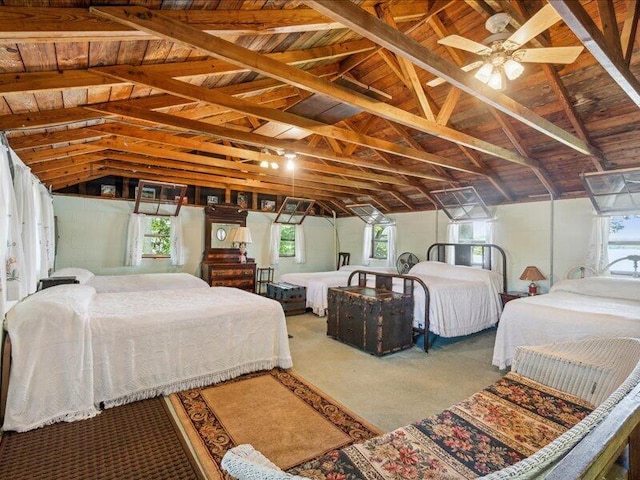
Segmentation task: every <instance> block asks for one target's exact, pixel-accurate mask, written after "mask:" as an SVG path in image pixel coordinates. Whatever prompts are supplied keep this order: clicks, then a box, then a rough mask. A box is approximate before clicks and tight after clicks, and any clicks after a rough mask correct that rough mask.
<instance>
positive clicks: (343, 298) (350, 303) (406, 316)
mask: <svg viewBox="0 0 640 480" xmlns="http://www.w3.org/2000/svg"><path fill="white" fill-rule="evenodd" d="M328 303H329V309H328V314H327V335H329V336H331V337H333V338H335V339H336V340H339V341H341V342H343V343H346V344H349V345H352V346H354V347H357V348H360V349H362V350H364V351H365V352H369V353H372V354H374V355H385V354H387V353H392V352H396V351H398V350H402V349H405V348H409V347H411V346H412V345H413V325H412V323H413V322H412V318H413V296H412V295H410V294H405V293H396V292H392V291H389V290H381V289H375V288H370V287H358V286H352V287H334V288H330V289H329V291H328Z"/></svg>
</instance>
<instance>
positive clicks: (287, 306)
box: [267, 283, 307, 315]
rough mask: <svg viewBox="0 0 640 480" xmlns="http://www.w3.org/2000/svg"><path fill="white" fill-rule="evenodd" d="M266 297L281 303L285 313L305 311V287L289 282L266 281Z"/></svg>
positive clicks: (294, 313)
mask: <svg viewBox="0 0 640 480" xmlns="http://www.w3.org/2000/svg"><path fill="white" fill-rule="evenodd" d="M267 297H268V298H272V299H273V300H277V301H278V302H280V305H282V309H283V310H284V314H285V315H300V314H303V313H305V312H306V311H307V289H306V287H301V286H299V285H292V284H290V283H267Z"/></svg>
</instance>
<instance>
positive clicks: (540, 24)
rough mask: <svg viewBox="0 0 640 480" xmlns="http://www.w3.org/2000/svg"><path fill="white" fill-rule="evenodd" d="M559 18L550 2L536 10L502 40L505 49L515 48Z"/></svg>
mask: <svg viewBox="0 0 640 480" xmlns="http://www.w3.org/2000/svg"><path fill="white" fill-rule="evenodd" d="M559 20H560V15H559V14H558V12H556V11H555V9H554V8H553V6H552V5H551V4H550V3H547V4H546V5H545V6H544V7H542V8H541V9H540V10H538V13H536V14H535V15H534V16H533V17H531V18H530V19H529V20H527V21H526V22H525V23H524V25H522V26H521V27H520V28H519V29H518V30H516V31H515V33H514V34H513V35H511V36H510V37H509V38H507V39H506V40H505V41H504V47H505V48H506V49H507V50H515V49H516V48H518V47H519V46H520V45H524V44H525V43H527V42H528V41H529V40H531V39H532V38H534V37H536V36H537V35H539V34H540V33H542V32H544V31H545V30H546V29H547V28H549V27H550V26H552V25H553V24H554V23H556V22H557V21H559Z"/></svg>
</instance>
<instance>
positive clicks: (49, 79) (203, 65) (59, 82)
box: [0, 7, 375, 95]
mask: <svg viewBox="0 0 640 480" xmlns="http://www.w3.org/2000/svg"><path fill="white" fill-rule="evenodd" d="M1 8H2V7H0V9H1ZM374 47H375V44H373V42H371V41H370V40H355V41H351V42H345V43H342V44H338V45H329V46H326V47H316V48H308V49H305V50H290V51H287V52H279V53H267V54H265V55H266V56H268V57H269V58H273V59H276V60H278V61H280V62H284V63H287V64H290V65H300V64H303V63H307V62H310V61H314V62H316V61H319V60H336V59H340V58H342V57H344V56H348V55H353V54H354V53H357V52H362V51H369V50H373V48H374ZM139 68H140V69H142V70H144V71H146V72H149V73H157V74H162V75H165V76H169V77H174V78H178V79H185V80H189V79H192V78H193V77H198V76H203V75H206V76H218V75H226V74H234V73H244V72H247V71H249V69H248V68H242V67H238V66H237V65H233V64H231V63H228V62H225V61H223V60H199V61H192V62H174V63H159V64H153V65H142V66H140V67H139ZM314 73H316V74H319V73H320V70H316V71H315V72H314ZM330 73H331V72H327V73H325V74H326V75H328V74H330ZM247 83H251V82H247ZM122 84H123V82H122V80H119V79H118V80H114V79H113V77H105V76H104V75H97V74H96V73H94V72H91V71H89V70H87V69H79V70H55V71H44V72H17V73H1V74H0V94H6V93H17V92H20V93H24V92H43V91H46V92H49V91H58V90H66V89H70V88H88V87H95V86H113V85H122ZM269 84H271V85H275V86H278V85H282V83H281V82H277V81H274V80H269ZM231 87H234V86H231ZM235 88H236V89H237V88H238V86H235ZM265 88H268V86H266V85H265ZM227 90H229V89H227ZM256 90H257V89H253V90H252V91H254V92H255V91H256ZM227 93H229V94H230V95H235V94H240V93H243V92H241V91H238V92H235V93H231V92H230V91H228V92H227Z"/></svg>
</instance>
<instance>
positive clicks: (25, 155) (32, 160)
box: [20, 143, 105, 166]
mask: <svg viewBox="0 0 640 480" xmlns="http://www.w3.org/2000/svg"><path fill="white" fill-rule="evenodd" d="M104 149H105V148H103V147H100V146H98V145H96V144H86V143H85V144H80V145H78V144H76V145H69V146H67V147H58V148H47V149H43V150H37V151H35V152H22V153H21V154H20V158H21V160H22V161H23V162H24V163H25V164H26V165H28V166H32V165H35V164H38V163H41V162H46V161H48V160H51V159H57V158H61V157H63V158H69V157H73V156H76V155H85V154H87V153H95V152H99V151H100V150H104Z"/></svg>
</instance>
